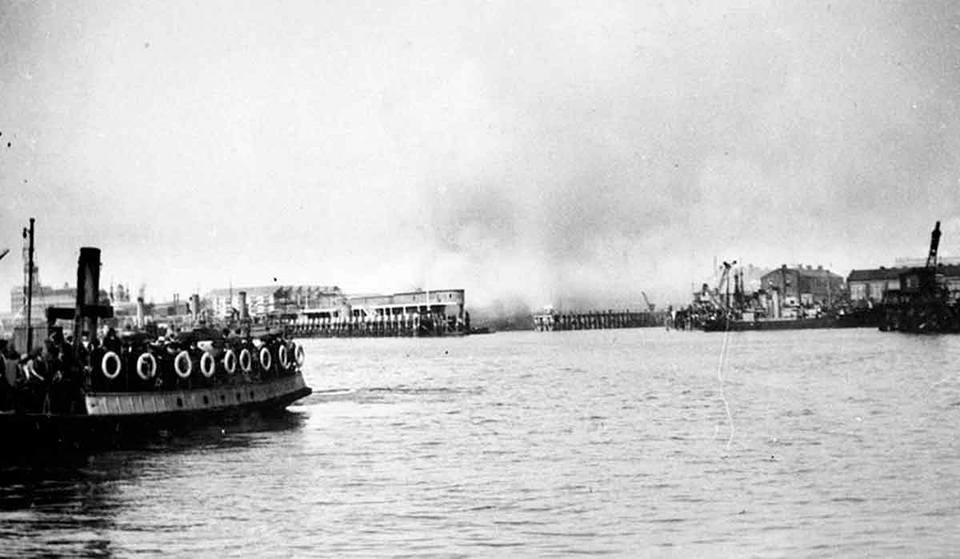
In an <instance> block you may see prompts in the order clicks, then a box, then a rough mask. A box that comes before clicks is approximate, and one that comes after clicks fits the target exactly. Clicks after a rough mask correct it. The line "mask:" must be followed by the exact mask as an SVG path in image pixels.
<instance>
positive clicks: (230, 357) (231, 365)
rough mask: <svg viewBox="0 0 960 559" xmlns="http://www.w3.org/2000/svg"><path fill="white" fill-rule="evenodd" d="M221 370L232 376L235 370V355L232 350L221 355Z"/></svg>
mask: <svg viewBox="0 0 960 559" xmlns="http://www.w3.org/2000/svg"><path fill="white" fill-rule="evenodd" d="M223 370H224V371H226V372H227V374H228V375H232V374H233V373H234V372H236V370H237V354H236V353H234V352H233V350H232V349H228V350H227V351H225V352H224V353H223Z"/></svg>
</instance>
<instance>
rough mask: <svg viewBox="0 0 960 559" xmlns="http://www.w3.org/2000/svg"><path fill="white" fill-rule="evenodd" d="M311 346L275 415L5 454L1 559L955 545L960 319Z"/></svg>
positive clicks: (0, 482) (799, 553) (802, 551)
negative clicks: (881, 326)
mask: <svg viewBox="0 0 960 559" xmlns="http://www.w3.org/2000/svg"><path fill="white" fill-rule="evenodd" d="M305 344H306V349H307V365H306V367H305V377H306V379H307V381H308V384H309V385H311V386H312V387H313V388H314V390H315V391H316V393H315V394H313V395H311V396H310V397H309V398H307V399H306V400H303V401H301V402H300V403H298V404H297V405H295V406H293V407H292V408H291V413H290V414H289V415H287V416H285V417H283V418H280V419H276V420H270V421H261V422H256V423H251V424H248V425H245V426H242V428H229V429H226V430H223V431H221V430H220V429H208V430H205V431H204V432H203V433H200V434H198V435H197V436H195V437H191V438H189V439H186V440H184V439H172V440H165V441H160V442H155V443H152V444H150V445H146V446H140V447H133V448H125V449H122V450H113V451H100V452H92V453H85V454H77V455H61V456H35V457H30V458H22V459H15V458H13V457H10V456H3V455H2V454H0V555H10V556H26V555H37V554H50V555H80V556H113V555H115V556H129V555H136V554H146V555H151V554H155V555H161V554H163V555H173V556H197V555H200V556H245V557H247V556H256V557H267V556H276V557H287V556H337V557H339V556H348V555H353V556H364V557H368V556H418V555H430V556H518V555H519V556H546V555H567V554H611V555H615V556H656V557H709V556H714V557H716V556H721V557H749V556H764V557H769V556H774V557H776V556H787V557H825V556H827V557H829V556H838V557H848V556H881V557H891V556H907V555H909V556H915V557H938V556H948V555H951V554H954V553H956V551H957V550H958V549H960V530H957V527H958V526H960V437H958V436H957V427H958V425H960V337H958V336H927V337H920V336H911V335H902V334H893V333H881V332H878V331H875V330H872V329H854V330H811V331H795V332H743V333H731V334H726V335H725V334H722V333H711V334H707V333H700V332H676V331H665V330H662V329H635V330H591V331H577V332H555V333H549V334H547V333H534V332H519V333H499V334H495V335H490V336H473V337H467V338H438V339H409V338H392V339H387V338H382V339H325V340H307V341H306V342H305ZM728 410H729V413H728ZM0 438H2V433H0ZM0 445H2V442H0ZM0 452H2V451H0Z"/></svg>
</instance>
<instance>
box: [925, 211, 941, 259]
mask: <svg viewBox="0 0 960 559" xmlns="http://www.w3.org/2000/svg"><path fill="white" fill-rule="evenodd" d="M939 248H940V222H939V221H938V222H937V224H936V225H934V226H933V232H932V233H930V253H929V254H927V266H926V267H927V268H936V267H937V250H938V249H939Z"/></svg>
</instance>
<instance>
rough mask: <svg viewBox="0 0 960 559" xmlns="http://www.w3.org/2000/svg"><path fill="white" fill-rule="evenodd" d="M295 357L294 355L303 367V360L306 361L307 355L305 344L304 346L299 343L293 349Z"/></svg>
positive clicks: (298, 363)
mask: <svg viewBox="0 0 960 559" xmlns="http://www.w3.org/2000/svg"><path fill="white" fill-rule="evenodd" d="M293 357H294V359H296V361H297V365H299V366H301V367H303V362H304V360H305V357H306V356H305V354H304V351H303V346H302V345H300V344H297V348H296V349H295V350H293Z"/></svg>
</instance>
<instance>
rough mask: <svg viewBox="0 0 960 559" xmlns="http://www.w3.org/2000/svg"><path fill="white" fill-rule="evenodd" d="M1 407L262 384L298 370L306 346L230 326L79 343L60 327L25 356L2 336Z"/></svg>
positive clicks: (66, 405) (67, 405) (71, 404)
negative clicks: (95, 394)
mask: <svg viewBox="0 0 960 559" xmlns="http://www.w3.org/2000/svg"><path fill="white" fill-rule="evenodd" d="M0 357H2V359H0V361H2V370H0V411H10V410H18V411H40V412H50V413H77V412H79V411H80V410H82V408H83V405H84V404H83V394H84V393H85V392H88V391H104V392H123V391H159V390H188V389H193V388H204V387H212V386H218V385H224V384H237V383H249V382H257V381H261V380H267V379H271V378H278V377H281V376H284V375H289V374H293V373H294V371H296V369H297V368H298V367H299V365H301V364H302V362H303V349H302V347H301V346H299V345H297V344H295V343H293V342H291V341H289V340H286V339H284V337H283V336H282V335H280V334H279V333H273V334H271V333H268V334H266V335H264V336H261V337H259V338H250V337H244V336H241V335H239V334H238V333H236V332H233V331H230V330H223V331H215V330H210V329H205V330H195V331H187V332H176V331H173V330H171V331H168V332H165V333H164V335H161V336H156V337H155V336H149V335H146V334H143V333H129V334H125V335H122V336H121V335H118V334H117V332H116V330H115V329H112V328H111V329H109V330H107V332H106V333H105V335H104V336H103V337H102V338H100V337H96V336H91V335H90V334H89V333H88V332H83V333H81V336H80V339H79V341H76V340H74V339H73V337H72V336H66V337H64V335H63V333H62V331H61V330H60V329H55V330H53V331H52V332H51V333H50V335H49V337H48V338H47V339H45V340H43V342H42V343H41V344H39V347H37V348H35V349H34V350H33V351H31V352H29V353H27V354H23V355H21V354H18V353H17V352H16V351H15V350H14V349H13V347H12V346H11V345H10V344H9V343H8V342H7V341H6V340H0Z"/></svg>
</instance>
